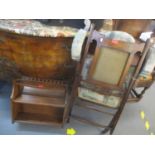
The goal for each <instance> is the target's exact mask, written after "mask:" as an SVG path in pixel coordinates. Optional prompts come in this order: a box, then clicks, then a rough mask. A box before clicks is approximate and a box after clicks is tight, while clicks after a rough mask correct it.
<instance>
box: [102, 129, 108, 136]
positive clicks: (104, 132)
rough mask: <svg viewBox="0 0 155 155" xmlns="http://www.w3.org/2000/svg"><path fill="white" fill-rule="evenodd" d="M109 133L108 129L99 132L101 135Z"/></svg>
mask: <svg viewBox="0 0 155 155" xmlns="http://www.w3.org/2000/svg"><path fill="white" fill-rule="evenodd" d="M108 131H109V128H105V129H104V130H103V131H101V135H104V134H106V133H107V132H108Z"/></svg>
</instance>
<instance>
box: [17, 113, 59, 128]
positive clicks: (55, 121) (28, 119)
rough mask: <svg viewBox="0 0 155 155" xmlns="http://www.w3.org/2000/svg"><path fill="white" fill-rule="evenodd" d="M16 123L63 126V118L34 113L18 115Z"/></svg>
mask: <svg viewBox="0 0 155 155" xmlns="http://www.w3.org/2000/svg"><path fill="white" fill-rule="evenodd" d="M14 121H16V122H23V123H32V124H34V123H35V124H47V125H50V124H51V125H56V126H62V117H51V116H49V115H43V114H32V113H23V112H22V113H18V115H17V116H16V119H15V120H14Z"/></svg>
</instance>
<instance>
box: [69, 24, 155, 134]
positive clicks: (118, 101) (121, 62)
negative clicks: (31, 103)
mask: <svg viewBox="0 0 155 155" xmlns="http://www.w3.org/2000/svg"><path fill="white" fill-rule="evenodd" d="M92 27H93V26H92ZM94 41H95V42H96V48H95V50H94V53H93V54H92V52H91V54H90V51H92V49H91V48H90V47H92V46H91V44H92V42H94ZM153 42H154V39H153V38H152V39H150V40H148V41H147V42H146V43H145V44H144V43H141V44H137V43H126V42H122V41H117V40H108V39H106V38H105V36H104V35H103V34H100V33H99V32H97V31H95V30H93V28H92V29H91V32H90V35H89V36H88V39H87V43H86V47H85V50H84V52H83V55H82V58H81V60H80V62H77V68H76V76H75V79H74V83H73V87H72V92H71V98H70V110H69V112H70V116H71V117H72V118H74V119H76V120H79V121H82V122H84V123H88V124H91V125H94V126H98V127H101V128H104V130H103V131H102V132H101V134H104V133H106V132H108V131H110V134H112V133H113V131H114V129H115V127H116V124H117V122H118V120H119V118H120V115H121V113H122V111H123V108H124V106H125V103H126V102H127V99H128V96H129V94H130V91H131V89H132V88H133V85H134V83H135V80H136V79H137V77H138V74H139V71H140V68H141V66H142V64H143V61H144V58H145V56H146V54H147V52H148V49H149V47H150V46H151V44H153ZM137 53H138V54H139V55H140V59H139V61H138V62H137V64H135V67H136V68H135V70H134V74H133V76H132V77H130V78H128V75H129V70H130V69H131V67H132V64H133V62H134V58H135V56H136V55H137ZM76 99H80V101H86V102H83V103H82V102H81V103H82V104H81V103H80V102H79V103H77V102H75V100H76ZM76 105H78V106H81V107H83V108H86V109H87V108H88V109H91V110H93V111H97V112H102V113H105V114H107V115H109V116H112V118H111V119H110V121H109V123H108V125H103V124H100V123H99V122H93V121H92V120H88V119H85V118H82V117H80V116H76V115H73V114H72V108H73V107H74V106H76ZM96 107H97V108H96ZM103 109H105V110H107V109H115V112H114V113H109V112H106V111H103Z"/></svg>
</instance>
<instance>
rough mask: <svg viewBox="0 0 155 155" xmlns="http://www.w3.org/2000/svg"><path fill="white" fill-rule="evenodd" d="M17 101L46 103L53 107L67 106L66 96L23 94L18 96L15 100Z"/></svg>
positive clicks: (37, 103) (36, 103)
mask: <svg viewBox="0 0 155 155" xmlns="http://www.w3.org/2000/svg"><path fill="white" fill-rule="evenodd" d="M13 102H15V103H20V104H34V105H46V106H53V107H62V108H63V107H64V106H65V99H64V98H53V97H45V96H44V97H42V96H35V95H26V94H22V95H21V96H19V97H17V98H16V99H14V100H13Z"/></svg>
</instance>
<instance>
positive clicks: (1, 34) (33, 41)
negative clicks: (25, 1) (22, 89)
mask: <svg viewBox="0 0 155 155" xmlns="http://www.w3.org/2000/svg"><path fill="white" fill-rule="evenodd" d="M72 40H73V37H38V36H32V35H24V34H16V33H13V32H9V31H4V30H0V58H6V59H7V60H8V61H9V62H11V63H13V64H16V66H17V68H18V70H19V72H20V73H21V74H22V75H24V76H29V77H36V78H56V79H59V78H60V79H64V78H68V77H70V76H71V74H72V73H73V68H72V65H71V64H72V60H71V55H70V47H71V43H72ZM1 69H3V68H1Z"/></svg>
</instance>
